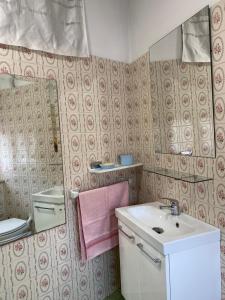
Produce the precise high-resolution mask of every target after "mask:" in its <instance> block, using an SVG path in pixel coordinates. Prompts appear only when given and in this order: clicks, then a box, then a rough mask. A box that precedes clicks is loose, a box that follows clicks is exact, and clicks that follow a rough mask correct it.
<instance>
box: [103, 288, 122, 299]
mask: <svg viewBox="0 0 225 300" xmlns="http://www.w3.org/2000/svg"><path fill="white" fill-rule="evenodd" d="M105 300H124V298H123V296H122V295H121V293H120V290H117V291H115V292H114V293H113V294H112V295H110V296H109V297H107V298H106V299H105Z"/></svg>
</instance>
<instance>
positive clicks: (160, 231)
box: [152, 227, 164, 234]
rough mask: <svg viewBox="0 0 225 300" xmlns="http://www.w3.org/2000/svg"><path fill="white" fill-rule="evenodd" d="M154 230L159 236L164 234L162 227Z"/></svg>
mask: <svg viewBox="0 0 225 300" xmlns="http://www.w3.org/2000/svg"><path fill="white" fill-rule="evenodd" d="M152 230H154V231H155V232H157V233H158V234H161V233H163V232H164V230H163V229H162V228H160V227H153V228H152Z"/></svg>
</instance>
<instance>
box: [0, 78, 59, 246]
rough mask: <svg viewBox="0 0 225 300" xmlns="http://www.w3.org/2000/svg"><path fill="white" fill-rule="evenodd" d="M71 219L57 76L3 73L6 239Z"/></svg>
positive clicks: (0, 197) (1, 177)
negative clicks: (66, 199) (67, 215)
mask: <svg viewBox="0 0 225 300" xmlns="http://www.w3.org/2000/svg"><path fill="white" fill-rule="evenodd" d="M64 223H65V205H64V187H63V165H62V148H61V137H60V123H59V108H58V98H57V85H56V81H55V80H46V79H40V78H26V77H22V76H17V75H11V74H1V75H0V245H2V244H5V243H8V242H11V241H14V240H16V239H18V238H21V237H24V236H28V235H31V234H33V233H37V232H40V231H42V230H46V229H49V228H52V227H55V226H58V225H61V224H64Z"/></svg>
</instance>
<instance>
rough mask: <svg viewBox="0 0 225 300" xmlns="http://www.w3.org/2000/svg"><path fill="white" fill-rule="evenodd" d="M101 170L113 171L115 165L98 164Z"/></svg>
mask: <svg viewBox="0 0 225 300" xmlns="http://www.w3.org/2000/svg"><path fill="white" fill-rule="evenodd" d="M100 167H101V169H104V170H105V169H113V168H115V164H113V163H105V164H100Z"/></svg>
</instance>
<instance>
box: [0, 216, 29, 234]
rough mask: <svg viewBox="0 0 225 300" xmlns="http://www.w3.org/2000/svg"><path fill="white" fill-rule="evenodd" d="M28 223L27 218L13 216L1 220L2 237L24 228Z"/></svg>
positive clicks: (0, 231) (0, 232)
mask: <svg viewBox="0 0 225 300" xmlns="http://www.w3.org/2000/svg"><path fill="white" fill-rule="evenodd" d="M26 224H27V221H26V220H21V219H16V218H11V219H7V220H3V221H0V237H1V236H3V235H8V234H11V233H13V232H14V231H17V230H19V229H21V228H23V227H24V226H25V225H26Z"/></svg>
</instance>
